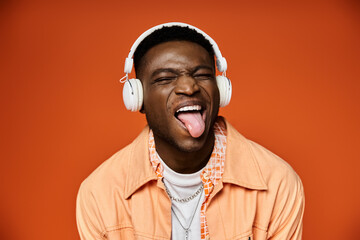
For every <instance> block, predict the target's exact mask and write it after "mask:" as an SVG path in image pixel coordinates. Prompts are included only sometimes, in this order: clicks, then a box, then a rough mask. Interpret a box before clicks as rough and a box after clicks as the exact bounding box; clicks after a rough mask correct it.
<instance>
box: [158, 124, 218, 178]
mask: <svg viewBox="0 0 360 240" xmlns="http://www.w3.org/2000/svg"><path fill="white" fill-rule="evenodd" d="M154 140H155V146H156V151H157V152H158V154H159V155H160V157H161V159H162V160H163V161H164V162H165V163H166V165H167V166H169V167H170V168H171V169H172V170H174V171H175V172H178V173H194V172H197V171H199V170H200V169H202V168H203V167H205V166H206V164H207V163H208V161H209V159H210V156H211V153H212V151H213V148H214V143H215V135H214V132H213V131H211V132H210V133H209V137H208V138H207V140H206V142H205V143H204V145H203V147H202V148H201V149H199V150H198V151H195V152H184V151H181V150H180V149H178V148H177V147H175V146H174V145H172V144H171V143H169V142H167V141H165V140H164V139H162V138H161V137H158V136H156V135H155V134H154Z"/></svg>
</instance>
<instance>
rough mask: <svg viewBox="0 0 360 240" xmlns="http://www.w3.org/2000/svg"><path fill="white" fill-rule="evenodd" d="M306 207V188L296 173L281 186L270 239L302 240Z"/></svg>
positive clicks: (269, 234) (270, 229) (269, 231)
mask: <svg viewBox="0 0 360 240" xmlns="http://www.w3.org/2000/svg"><path fill="white" fill-rule="evenodd" d="M304 207H305V197H304V189H303V186H302V183H301V180H300V178H299V177H298V176H297V175H296V174H295V176H292V177H290V178H288V179H286V180H284V181H283V182H282V184H281V186H280V188H279V193H278V199H277V203H276V204H275V207H274V214H273V217H272V221H271V224H270V226H269V229H268V239H269V240H301V239H302V220H303V215H304Z"/></svg>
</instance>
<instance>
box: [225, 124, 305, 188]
mask: <svg viewBox="0 0 360 240" xmlns="http://www.w3.org/2000/svg"><path fill="white" fill-rule="evenodd" d="M227 125H228V128H229V130H230V132H231V133H230V134H231V138H230V141H231V142H230V143H229V145H230V144H231V146H230V149H229V154H230V155H231V156H232V161H233V162H234V163H233V164H235V162H237V163H240V164H241V165H242V166H244V167H243V168H247V169H251V170H252V176H249V177H248V179H250V180H253V179H255V175H256V176H258V178H257V179H258V182H259V183H260V182H262V183H264V184H265V185H266V186H267V188H269V187H274V186H278V185H280V184H281V183H284V182H287V185H298V184H301V181H300V178H299V176H298V175H297V173H296V172H295V171H294V169H293V168H292V167H291V166H290V164H289V163H287V162H286V161H285V160H283V159H282V158H281V157H279V156H278V155H276V154H274V153H273V152H271V151H270V150H268V149H267V148H265V147H263V146H261V145H260V144H258V143H256V142H254V141H252V140H249V139H247V138H246V137H244V136H243V135H242V134H240V133H239V132H238V131H237V130H236V129H235V128H234V127H233V126H231V125H230V124H229V123H227ZM230 151H231V152H230ZM234 152H235V153H236V154H235V156H234ZM240 171H242V169H240ZM253 176H254V177H253Z"/></svg>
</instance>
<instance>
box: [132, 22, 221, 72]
mask: <svg viewBox="0 0 360 240" xmlns="http://www.w3.org/2000/svg"><path fill="white" fill-rule="evenodd" d="M170 41H189V42H193V43H197V44H199V45H200V46H202V47H203V48H205V50H206V51H207V52H208V53H209V55H210V57H211V58H212V59H213V58H214V50H213V48H212V45H211V43H210V42H209V41H208V40H207V39H206V38H205V37H204V36H203V35H202V34H200V33H198V32H197V31H196V30H194V29H191V28H189V27H180V26H171V27H166V26H164V27H162V28H160V29H157V30H155V31H154V32H153V33H151V34H150V35H149V36H147V37H146V38H145V39H144V40H143V41H142V42H141V43H140V44H139V46H138V47H137V48H136V51H135V53H134V68H135V72H136V74H138V69H139V66H140V63H141V59H142V57H143V56H144V55H145V54H146V53H147V51H148V50H149V49H150V48H152V47H154V46H156V45H158V44H160V43H164V42H170Z"/></svg>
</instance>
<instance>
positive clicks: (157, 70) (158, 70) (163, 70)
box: [151, 68, 178, 77]
mask: <svg viewBox="0 0 360 240" xmlns="http://www.w3.org/2000/svg"><path fill="white" fill-rule="evenodd" d="M163 72H168V73H174V74H178V71H176V70H175V69H173V68H158V69H156V70H155V71H154V72H153V73H152V74H151V77H154V76H156V75H158V74H159V73H163Z"/></svg>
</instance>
